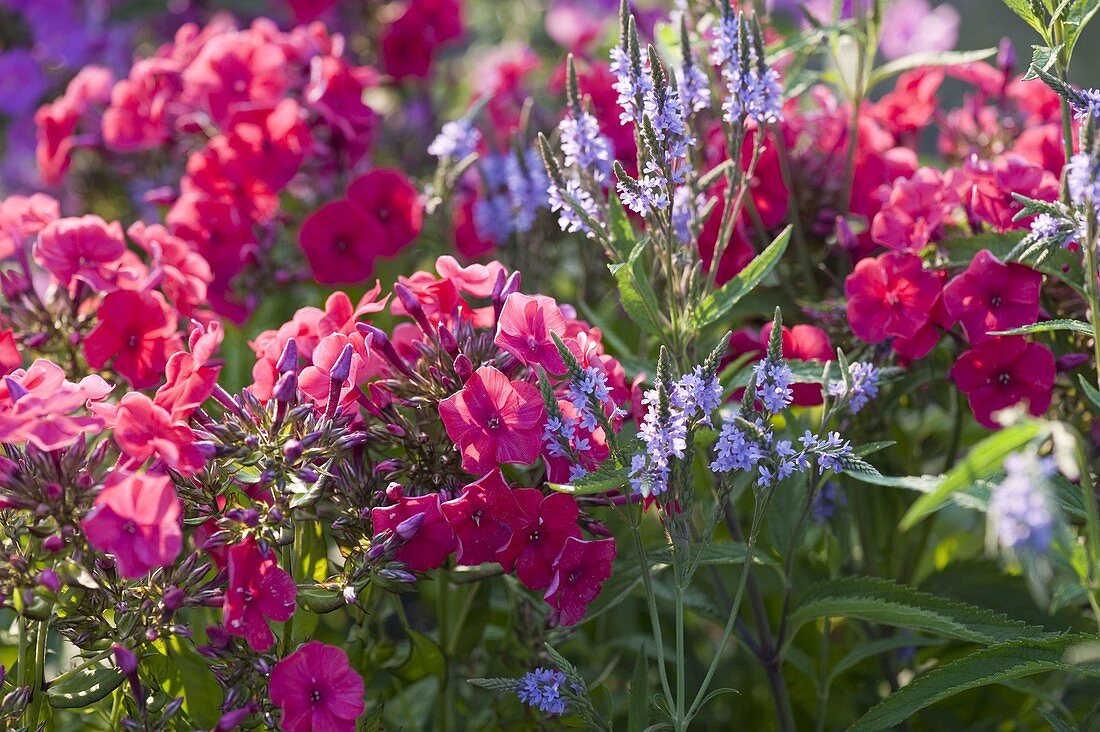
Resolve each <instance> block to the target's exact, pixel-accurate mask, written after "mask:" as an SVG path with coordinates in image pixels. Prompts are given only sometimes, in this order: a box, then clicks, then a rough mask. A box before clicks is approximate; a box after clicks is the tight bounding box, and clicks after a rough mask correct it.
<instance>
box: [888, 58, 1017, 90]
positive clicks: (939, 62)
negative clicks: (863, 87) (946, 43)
mask: <svg viewBox="0 0 1100 732" xmlns="http://www.w3.org/2000/svg"><path fill="white" fill-rule="evenodd" d="M996 53H997V49H996V48H983V49H981V50H978V51H925V52H921V53H913V54H910V55H908V56H903V57H902V58H899V59H896V60H894V61H891V62H889V63H886V64H883V65H882V66H879V67H878V68H877V69H875V70H874V71H873V72H871V78H870V81H869V83H868V89H870V88H872V87H874V86H875V85H876V84H879V83H880V82H883V81H885V80H886V79H889V78H890V77H891V76H894V75H895V74H900V73H902V72H903V71H911V70H913V69H922V68H925V67H928V66H957V65H959V64H967V63H972V62H974V61H984V60H985V59H987V58H990V57H992V56H994V55H996Z"/></svg>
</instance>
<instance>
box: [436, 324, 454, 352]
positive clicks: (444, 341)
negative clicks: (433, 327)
mask: <svg viewBox="0 0 1100 732" xmlns="http://www.w3.org/2000/svg"><path fill="white" fill-rule="evenodd" d="M439 345H441V346H443V350H444V351H446V352H447V353H449V354H451V355H452V356H454V355H456V354H457V353H458V341H457V340H456V339H455V335H454V333H452V332H451V330H450V328H448V327H447V326H445V325H441V326H439Z"/></svg>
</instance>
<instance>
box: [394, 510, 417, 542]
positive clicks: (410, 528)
mask: <svg viewBox="0 0 1100 732" xmlns="http://www.w3.org/2000/svg"><path fill="white" fill-rule="evenodd" d="M423 525H424V514H422V513H418V514H414V515H412V516H409V517H408V518H407V519H405V520H404V521H402V522H401V523H399V524H398V525H397V528H396V529H394V531H395V533H396V534H397V535H398V536H399V537H401V539H402V541H411V540H412V538H413V537H414V536H416V534H417V533H418V532H419V531H420V527H421V526H423Z"/></svg>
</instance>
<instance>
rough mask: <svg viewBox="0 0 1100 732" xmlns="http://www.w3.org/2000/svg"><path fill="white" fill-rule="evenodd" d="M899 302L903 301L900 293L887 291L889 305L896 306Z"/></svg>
mask: <svg viewBox="0 0 1100 732" xmlns="http://www.w3.org/2000/svg"><path fill="white" fill-rule="evenodd" d="M899 302H901V298H900V297H898V293H896V292H887V293H886V304H887V305H889V306H890V307H894V306H896V305H897V304H898V303H899Z"/></svg>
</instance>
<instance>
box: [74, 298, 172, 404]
mask: <svg viewBox="0 0 1100 732" xmlns="http://www.w3.org/2000/svg"><path fill="white" fill-rule="evenodd" d="M96 315H97V316H98V318H99V324H98V325H97V326H96V327H95V329H94V330H93V331H92V332H91V333H89V334H88V337H87V338H86V339H84V356H85V358H87V360H88V365H89V366H91V367H92V368H97V369H101V368H103V367H105V366H106V365H107V363H108V362H109V361H112V362H113V363H112V368H113V369H114V370H115V371H117V372H118V373H120V374H122V375H123V376H125V377H126V378H127V379H128V380H129V381H130V383H131V384H132V385H133V386H134V388H136V389H144V388H146V387H150V386H153V385H154V384H156V383H157V382H158V381H159V380H160V377H161V375H162V374H163V373H164V366H165V364H166V363H167V361H168V355H169V354H170V353H174V352H175V351H178V350H179V349H180V338H179V335H178V334H177V333H176V323H177V319H176V314H175V312H174V311H173V310H172V309H171V308H170V307H169V306H168V303H166V302H165V301H164V297H163V296H162V295H161V294H160V293H159V292H133V291H129V290H118V291H115V292H112V293H110V294H108V295H107V296H106V297H105V298H103V302H102V304H101V305H100V306H99V310H98V311H97V313H96Z"/></svg>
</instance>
